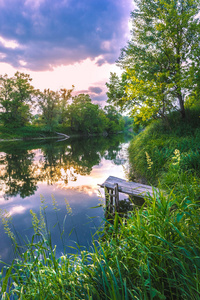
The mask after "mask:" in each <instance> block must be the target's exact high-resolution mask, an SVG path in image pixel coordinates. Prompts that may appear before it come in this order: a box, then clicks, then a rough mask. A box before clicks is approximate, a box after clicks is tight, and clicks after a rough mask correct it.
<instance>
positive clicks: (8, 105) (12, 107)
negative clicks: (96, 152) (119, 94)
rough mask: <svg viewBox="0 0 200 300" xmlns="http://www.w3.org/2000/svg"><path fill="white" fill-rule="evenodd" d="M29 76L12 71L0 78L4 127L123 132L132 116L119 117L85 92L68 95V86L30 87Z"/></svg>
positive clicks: (83, 131)
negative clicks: (41, 89) (42, 89)
mask: <svg viewBox="0 0 200 300" xmlns="http://www.w3.org/2000/svg"><path fill="white" fill-rule="evenodd" d="M31 81H32V79H31V78H30V76H29V75H27V74H24V73H20V72H16V73H15V75H14V76H13V77H8V76H7V75H4V76H1V77H0V123H1V125H2V126H4V127H6V128H8V129H10V128H11V129H13V128H15V129H19V128H23V127H30V126H34V127H38V128H43V129H44V130H45V131H47V132H54V131H55V130H60V131H62V132H66V133H73V132H74V133H81V134H95V133H114V132H119V131H124V129H125V127H126V128H128V127H130V126H131V124H132V119H129V118H128V117H123V116H122V115H121V114H120V113H119V112H118V111H117V109H115V108H114V107H113V106H112V105H108V106H105V107H104V109H102V108H100V106H99V105H97V104H93V103H92V101H91V98H90V97H89V95H88V94H79V95H78V96H74V97H72V92H73V89H74V86H72V88H71V89H60V90H59V91H56V92H55V91H52V90H50V89H45V90H44V91H43V92H41V91H40V90H36V89H34V87H33V86H32V85H31Z"/></svg>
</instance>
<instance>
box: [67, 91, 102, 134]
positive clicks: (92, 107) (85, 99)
mask: <svg viewBox="0 0 200 300" xmlns="http://www.w3.org/2000/svg"><path fill="white" fill-rule="evenodd" d="M68 120H69V121H70V127H71V130H72V131H75V132H79V133H83V134H91V133H102V132H103V131H104V130H105V126H106V117H105V114H104V112H103V110H102V109H100V108H99V106H98V105H97V104H93V103H92V101H91V99H90V96H89V95H88V94H79V95H78V96H75V97H73V98H72V104H71V105H69V106H68Z"/></svg>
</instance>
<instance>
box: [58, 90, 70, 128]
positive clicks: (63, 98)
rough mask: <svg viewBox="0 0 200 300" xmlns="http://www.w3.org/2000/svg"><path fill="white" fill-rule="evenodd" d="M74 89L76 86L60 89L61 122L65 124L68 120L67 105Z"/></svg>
mask: <svg viewBox="0 0 200 300" xmlns="http://www.w3.org/2000/svg"><path fill="white" fill-rule="evenodd" d="M73 90H74V86H72V88H71V89H60V91H59V93H60V116H59V123H60V124H63V123H65V122H66V118H67V105H68V102H69V100H70V99H71V97H72V92H73Z"/></svg>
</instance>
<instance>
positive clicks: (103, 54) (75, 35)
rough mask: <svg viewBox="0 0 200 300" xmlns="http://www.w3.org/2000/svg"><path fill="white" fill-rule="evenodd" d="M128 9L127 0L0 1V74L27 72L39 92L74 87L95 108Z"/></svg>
mask: <svg viewBox="0 0 200 300" xmlns="http://www.w3.org/2000/svg"><path fill="white" fill-rule="evenodd" d="M132 10H133V5H132V0H0V74H1V75H4V74H8V76H13V75H14V73H15V72H16V71H20V72H24V73H26V74H30V76H31V78H32V79H33V81H32V84H33V86H34V87H35V88H38V89H40V90H42V91H43V90H44V89H45V88H50V89H51V90H54V91H56V90H59V89H60V88H67V89H70V88H71V87H72V85H74V86H75V90H74V94H78V93H88V94H89V95H90V96H91V98H92V100H93V101H94V102H95V103H98V104H100V105H101V104H102V103H104V102H105V100H106V86H105V82H108V81H109V77H110V72H119V68H118V67H116V64H115V61H116V60H117V58H118V57H119V55H120V49H121V48H122V47H124V46H125V45H126V43H127V41H128V39H129V32H130V29H129V20H130V12H131V11H132Z"/></svg>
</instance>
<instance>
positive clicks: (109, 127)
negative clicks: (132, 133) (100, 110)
mask: <svg viewBox="0 0 200 300" xmlns="http://www.w3.org/2000/svg"><path fill="white" fill-rule="evenodd" d="M104 112H105V115H106V118H107V124H106V131H107V132H108V133H114V132H119V131H122V130H123V129H124V123H125V122H124V120H123V118H122V116H121V114H120V113H119V112H118V111H117V110H116V108H115V107H113V106H112V105H107V106H105V107H104Z"/></svg>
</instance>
